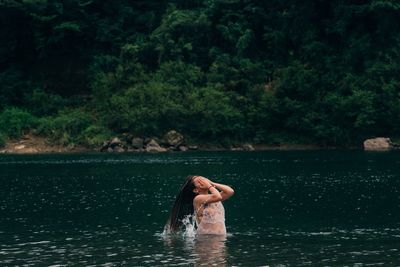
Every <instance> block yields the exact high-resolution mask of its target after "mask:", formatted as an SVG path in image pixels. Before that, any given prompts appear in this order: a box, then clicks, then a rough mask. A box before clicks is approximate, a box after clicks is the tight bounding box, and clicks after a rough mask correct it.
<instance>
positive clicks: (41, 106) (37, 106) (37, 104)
mask: <svg viewBox="0 0 400 267" xmlns="http://www.w3.org/2000/svg"><path fill="white" fill-rule="evenodd" d="M23 102H24V104H25V106H26V107H27V108H28V109H29V110H30V111H31V112H32V113H33V114H34V115H36V116H43V115H52V114H54V113H56V112H57V111H58V110H59V109H60V108H61V107H63V106H64V105H65V104H66V100H65V99H63V98H62V97H61V96H59V95H56V94H51V93H47V92H45V91H43V90H41V89H34V90H33V91H32V92H31V93H29V94H25V95H24V101H23Z"/></svg>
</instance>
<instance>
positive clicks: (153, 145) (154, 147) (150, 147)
mask: <svg viewBox="0 0 400 267" xmlns="http://www.w3.org/2000/svg"><path fill="white" fill-rule="evenodd" d="M146 151H147V152H165V151H167V149H165V148H163V147H161V146H160V145H159V144H158V143H157V142H156V140H154V139H151V140H150V142H148V143H147V145H146Z"/></svg>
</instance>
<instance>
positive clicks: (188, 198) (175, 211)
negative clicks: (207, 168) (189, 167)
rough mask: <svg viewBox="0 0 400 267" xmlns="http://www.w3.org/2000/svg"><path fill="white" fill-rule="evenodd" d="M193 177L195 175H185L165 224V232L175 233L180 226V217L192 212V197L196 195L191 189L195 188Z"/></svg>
mask: <svg viewBox="0 0 400 267" xmlns="http://www.w3.org/2000/svg"><path fill="white" fill-rule="evenodd" d="M194 177H196V176H195V175H189V176H187V177H186V180H185V183H184V184H183V186H182V187H181V189H180V190H179V193H178V195H177V196H176V199H175V202H174V205H173V206H172V209H171V213H170V215H169V218H168V221H167V224H166V225H165V231H166V232H167V233H175V232H177V231H179V229H180V227H181V226H182V219H183V218H184V217H185V216H186V215H188V214H193V212H194V208H193V199H194V197H195V196H196V194H195V193H194V192H193V189H195V185H194V182H193V178H194Z"/></svg>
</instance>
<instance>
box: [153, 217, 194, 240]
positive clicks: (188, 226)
mask: <svg viewBox="0 0 400 267" xmlns="http://www.w3.org/2000/svg"><path fill="white" fill-rule="evenodd" d="M196 228H197V225H196V218H195V215H193V214H188V215H186V216H185V217H184V218H183V219H182V230H181V231H179V233H178V235H181V236H182V237H184V238H188V237H189V238H192V237H195V236H196ZM171 234H172V233H171V231H170V229H169V227H168V225H165V227H164V230H163V232H162V234H161V236H162V237H169V236H171Z"/></svg>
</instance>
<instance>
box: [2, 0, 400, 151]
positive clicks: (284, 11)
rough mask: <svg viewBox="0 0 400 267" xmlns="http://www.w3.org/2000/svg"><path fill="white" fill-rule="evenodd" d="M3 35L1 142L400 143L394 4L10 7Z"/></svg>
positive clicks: (397, 8) (236, 0)
mask: <svg viewBox="0 0 400 267" xmlns="http://www.w3.org/2000/svg"><path fill="white" fill-rule="evenodd" d="M0 36H1V42H0V146H2V145H4V144H5V142H6V141H7V140H8V139H9V138H20V137H21V136H22V135H23V134H24V133H26V132H33V133H35V134H37V135H41V136H45V137H47V138H49V140H51V142H54V143H56V144H62V145H70V144H80V145H86V146H89V147H98V146H99V145H101V143H102V142H103V141H104V140H106V139H108V138H110V137H112V136H116V135H120V134H123V133H130V134H133V135H135V136H156V137H157V136H162V135H163V134H165V133H166V132H167V131H169V130H171V129H175V130H177V131H179V132H181V133H182V134H184V135H185V136H186V137H187V138H188V139H190V140H194V141H195V142H211V143H219V144H223V145H229V144H232V143H237V142H238V143H240V142H252V143H264V144H275V145H276V144H278V145H279V144H315V145H318V146H335V147H346V146H358V145H360V144H361V143H362V141H363V140H364V139H365V138H370V137H376V136H387V137H391V138H393V139H395V140H396V139H397V140H398V138H399V137H400V2H398V1H396V0H393V1H390V0H364V1H360V0H352V1H351V0H348V1H345V0H332V1H322V0H303V1H297V0H287V1H278V0H269V1H256V0H190V1H189V0H175V1H161V0H160V1H153V0H138V1H128V0H113V1H100V0H63V1H60V0H2V1H0Z"/></svg>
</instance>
